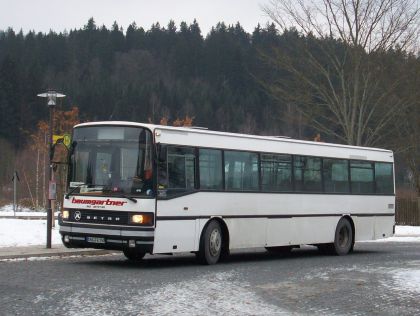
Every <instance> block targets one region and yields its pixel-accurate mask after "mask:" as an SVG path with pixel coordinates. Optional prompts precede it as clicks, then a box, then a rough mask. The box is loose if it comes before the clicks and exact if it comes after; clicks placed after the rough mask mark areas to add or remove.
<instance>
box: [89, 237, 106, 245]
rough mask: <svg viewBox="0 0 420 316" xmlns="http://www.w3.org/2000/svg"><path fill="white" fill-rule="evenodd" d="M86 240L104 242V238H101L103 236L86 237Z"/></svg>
mask: <svg viewBox="0 0 420 316" xmlns="http://www.w3.org/2000/svg"><path fill="white" fill-rule="evenodd" d="M86 241H87V242H91V243H94V244H104V243H105V238H103V237H86Z"/></svg>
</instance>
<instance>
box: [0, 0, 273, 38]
mask: <svg viewBox="0 0 420 316" xmlns="http://www.w3.org/2000/svg"><path fill="white" fill-rule="evenodd" d="M267 2H268V0H119V1H118V0H0V30H6V29H7V28H8V27H12V28H13V29H14V30H15V31H19V30H20V29H22V30H23V32H24V33H27V32H28V31H30V30H35V31H37V32H48V31H49V30H50V29H52V30H54V31H56V32H61V31H64V30H65V29H66V30H70V29H74V28H81V27H83V26H84V25H85V24H86V22H87V21H88V19H89V18H90V17H93V18H94V19H95V22H96V24H97V25H98V26H101V25H102V24H105V26H107V27H108V28H109V27H110V26H111V25H112V24H113V22H114V21H117V23H118V24H119V25H120V26H122V27H123V28H124V30H126V29H127V26H128V25H129V24H131V23H132V22H133V21H135V22H136V23H137V25H138V26H142V27H144V28H145V29H149V28H150V26H151V25H152V23H155V22H159V23H160V24H161V25H164V26H166V25H167V24H168V22H169V20H171V19H172V20H174V21H175V22H176V24H177V25H179V23H180V22H181V21H186V22H187V23H191V22H192V21H193V20H194V19H197V21H198V23H199V25H200V27H201V31H202V33H203V35H206V34H207V33H208V31H209V30H210V29H211V27H212V26H215V25H216V24H217V22H219V21H224V22H225V23H226V24H234V23H236V22H238V21H239V22H240V23H241V25H242V26H243V27H244V29H245V30H246V31H248V32H252V30H253V29H254V27H255V26H256V25H257V23H260V24H261V25H265V24H266V22H267V21H268V20H269V19H268V17H266V16H265V14H264V13H263V12H262V10H261V5H262V4H266V3H267Z"/></svg>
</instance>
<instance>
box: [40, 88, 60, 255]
mask: <svg viewBox="0 0 420 316" xmlns="http://www.w3.org/2000/svg"><path fill="white" fill-rule="evenodd" d="M38 97H41V98H47V106H48V108H49V111H50V124H49V128H48V139H49V140H48V143H49V168H48V179H49V185H48V204H47V248H51V228H52V221H53V214H52V208H51V200H53V199H54V197H53V196H52V192H51V191H52V181H53V178H52V177H53V164H52V159H53V152H52V150H53V126H52V125H53V117H54V107H55V105H56V100H57V98H64V97H65V95H64V94H61V93H58V92H56V91H54V90H48V91H47V92H44V93H40V94H38Z"/></svg>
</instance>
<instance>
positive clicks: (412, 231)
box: [395, 226, 420, 236]
mask: <svg viewBox="0 0 420 316" xmlns="http://www.w3.org/2000/svg"><path fill="white" fill-rule="evenodd" d="M395 235H398V236H413V235H418V236H420V226H395Z"/></svg>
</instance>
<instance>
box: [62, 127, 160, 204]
mask: <svg viewBox="0 0 420 316" xmlns="http://www.w3.org/2000/svg"><path fill="white" fill-rule="evenodd" d="M69 162H70V168H69V177H68V178H69V182H68V184H69V185H68V189H69V192H75V193H79V194H97V195H114V196H118V194H120V195H121V194H128V195H131V196H132V195H134V196H153V195H154V192H153V176H152V173H153V163H152V134H151V132H150V131H149V130H146V129H144V128H141V127H123V126H88V127H78V128H75V129H74V132H73V143H72V147H71V150H70V160H69Z"/></svg>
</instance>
